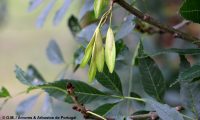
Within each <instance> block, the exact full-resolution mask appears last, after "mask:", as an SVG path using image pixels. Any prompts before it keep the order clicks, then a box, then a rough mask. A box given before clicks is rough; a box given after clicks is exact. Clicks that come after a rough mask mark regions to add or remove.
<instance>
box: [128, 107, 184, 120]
mask: <svg viewBox="0 0 200 120" xmlns="http://www.w3.org/2000/svg"><path fill="white" fill-rule="evenodd" d="M175 109H176V110H177V111H181V110H182V109H183V107H182V106H177V107H175ZM130 118H131V119H132V120H142V119H150V120H157V119H158V118H159V116H158V114H157V113H156V112H149V113H147V114H140V115H132V116H131V117H130Z"/></svg>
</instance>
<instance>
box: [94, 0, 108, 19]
mask: <svg viewBox="0 0 200 120" xmlns="http://www.w3.org/2000/svg"><path fill="white" fill-rule="evenodd" d="M108 1H109V0H95V1H94V12H95V17H96V18H98V17H99V16H100V15H101V13H102V12H103V11H104V9H105V8H106V6H107V5H108Z"/></svg>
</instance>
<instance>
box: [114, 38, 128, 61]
mask: <svg viewBox="0 0 200 120" xmlns="http://www.w3.org/2000/svg"><path fill="white" fill-rule="evenodd" d="M115 47H116V61H121V60H124V59H125V55H126V54H127V53H128V51H129V49H128V47H127V45H126V44H125V43H124V41H123V40H118V41H116V42H115Z"/></svg>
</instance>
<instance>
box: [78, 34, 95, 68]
mask: <svg viewBox="0 0 200 120" xmlns="http://www.w3.org/2000/svg"><path fill="white" fill-rule="evenodd" d="M95 36H96V32H95V33H94V35H93V36H92V39H91V40H90V43H89V44H88V45H87V47H86V49H85V55H84V57H83V59H82V61H81V64H80V66H81V67H85V65H86V64H87V63H88V61H89V60H90V57H91V54H92V49H93V45H94V42H95Z"/></svg>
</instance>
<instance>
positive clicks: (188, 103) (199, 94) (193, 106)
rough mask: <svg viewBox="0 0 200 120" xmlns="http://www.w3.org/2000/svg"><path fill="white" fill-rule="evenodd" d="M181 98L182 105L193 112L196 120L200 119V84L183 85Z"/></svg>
mask: <svg viewBox="0 0 200 120" xmlns="http://www.w3.org/2000/svg"><path fill="white" fill-rule="evenodd" d="M180 97H181V103H182V105H183V106H184V107H185V108H187V109H188V110H191V111H192V112H193V113H194V115H195V117H196V120H197V119H199V118H200V106H199V102H200V84H199V83H193V84H188V83H182V84H181V90H180Z"/></svg>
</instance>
